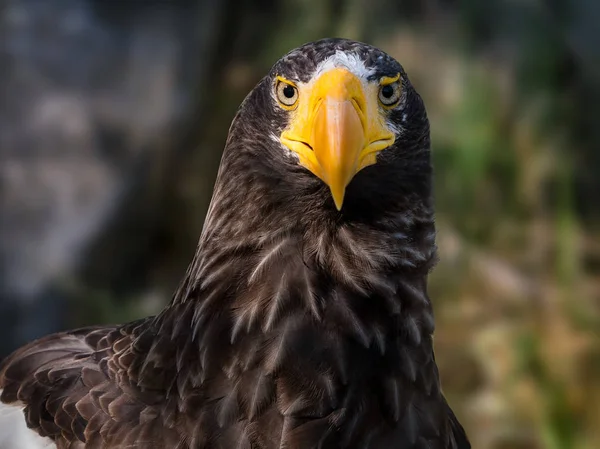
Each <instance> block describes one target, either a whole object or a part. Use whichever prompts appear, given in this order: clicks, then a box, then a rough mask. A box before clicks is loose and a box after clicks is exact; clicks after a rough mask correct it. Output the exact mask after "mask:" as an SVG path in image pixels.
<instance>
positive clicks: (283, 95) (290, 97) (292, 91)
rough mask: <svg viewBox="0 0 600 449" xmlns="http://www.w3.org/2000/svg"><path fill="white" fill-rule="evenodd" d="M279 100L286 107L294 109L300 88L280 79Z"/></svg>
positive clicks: (277, 88)
mask: <svg viewBox="0 0 600 449" xmlns="http://www.w3.org/2000/svg"><path fill="white" fill-rule="evenodd" d="M276 92H277V100H278V101H279V103H280V104H281V106H283V107H284V108H285V109H292V108H294V106H296V103H297V102H298V88H297V87H296V86H294V85H292V84H290V83H288V82H286V81H282V80H278V81H277V86H276Z"/></svg>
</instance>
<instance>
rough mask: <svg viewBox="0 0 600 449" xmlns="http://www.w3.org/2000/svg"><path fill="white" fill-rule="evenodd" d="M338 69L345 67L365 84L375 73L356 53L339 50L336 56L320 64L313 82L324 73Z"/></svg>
mask: <svg viewBox="0 0 600 449" xmlns="http://www.w3.org/2000/svg"><path fill="white" fill-rule="evenodd" d="M338 67H344V68H346V69H348V70H349V71H350V72H352V73H354V75H356V76H357V77H358V78H359V79H360V80H362V81H363V82H366V80H367V77H369V76H371V75H373V73H375V70H374V69H372V68H367V66H365V63H364V61H363V60H362V59H361V58H360V57H359V56H358V55H357V54H356V53H353V52H343V51H340V50H338V51H336V52H335V54H333V55H331V56H330V57H329V58H327V59H325V60H324V61H322V62H320V63H319V65H318V66H317V69H316V70H315V73H314V74H313V76H312V79H311V81H312V80H314V79H315V78H317V77H319V76H320V75H322V74H323V73H325V72H328V71H329V70H332V69H335V68H338Z"/></svg>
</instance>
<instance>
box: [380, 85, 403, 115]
mask: <svg viewBox="0 0 600 449" xmlns="http://www.w3.org/2000/svg"><path fill="white" fill-rule="evenodd" d="M400 93H401V89H400V83H399V82H397V81H396V82H394V83H391V84H384V85H383V86H381V87H380V88H379V101H380V102H381V104H382V105H383V106H385V107H387V108H391V107H394V106H396V104H398V101H400Z"/></svg>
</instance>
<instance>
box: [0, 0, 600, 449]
mask: <svg viewBox="0 0 600 449" xmlns="http://www.w3.org/2000/svg"><path fill="white" fill-rule="evenodd" d="M325 36H343V37H350V38H354V39H358V40H363V41H367V42H369V43H372V44H375V45H377V46H379V47H381V48H382V49H384V50H386V51H388V52H389V53H390V54H392V55H393V56H395V57H396V58H397V59H398V60H399V61H400V62H401V63H402V64H403V65H404V67H405V68H406V70H407V71H408V73H409V75H410V77H411V79H412V81H413V84H414V85H415V86H416V87H417V89H418V90H419V92H420V93H421V94H422V96H423V97H424V99H425V103H426V105H427V107H428V111H429V115H430V119H431V128H432V137H433V157H434V163H435V174H436V202H437V210H438V214H437V222H438V230H439V237H438V242H439V246H440V255H441V261H440V263H439V265H438V267H437V269H436V270H435V272H434V274H433V275H432V276H431V287H430V292H431V296H432V298H433V300H434V302H435V308H436V317H437V333H436V340H435V341H436V347H437V359H438V363H439V366H440V371H441V376H442V381H443V384H444V388H445V392H446V395H447V396H448V398H449V401H450V403H451V404H452V405H453V407H454V408H455V410H456V413H457V415H458V416H459V417H460V418H461V421H462V422H463V423H464V425H465V427H466V429H467V431H468V433H469V435H470V437H471V439H472V442H473V446H474V448H480V449H541V448H544V449H597V448H599V447H600V337H599V334H600V204H599V202H600V176H599V175H600V82H599V80H600V2H599V1H597V0H552V1H543V0H528V1H518V0H513V1H501V0H486V1H467V0H402V1H399V0H348V1H342V0H169V1H167V0H163V1H153V0H144V1H142V0H139V1H134V0H121V1H116V0H115V1H111V0H52V1H50V0H3V1H2V2H1V3H0V356H4V355H6V354H7V353H8V352H9V351H10V350H12V349H14V348H15V347H16V346H18V345H21V344H23V343H24V342H26V341H27V340H30V339H32V338H35V337H38V336H40V335H43V334H46V333H49V332H52V331H56V330H59V329H64V328H69V327H74V326H80V325H85V324H92V323H93V324H96V323H114V322H123V321H126V320H130V319H133V318H136V317H140V316H143V315H146V314H150V313H154V312H156V311H157V310H159V309H160V308H161V307H162V306H163V305H164V304H166V303H167V302H168V301H169V299H170V295H171V292H173V290H174V289H175V287H176V285H177V283H178V281H179V279H180V277H181V276H182V274H183V272H184V270H185V268H186V265H187V264H188V262H189V261H190V260H191V257H192V254H193V252H194V248H195V244H196V241H197V238H198V236H199V232H200V229H201V226H202V222H203V217H204V214H205V211H206V208H207V206H208V201H209V199H210V194H211V189H212V185H213V182H214V179H215V175H216V170H217V166H218V163H219V158H220V153H221V150H222V147H223V143H224V140H225V136H226V133H227V129H228V126H229V123H230V121H231V119H232V117H233V115H234V113H235V110H236V108H237V106H238V105H239V103H240V101H241V100H242V99H243V97H244V96H245V95H246V93H247V92H248V91H249V90H250V89H251V88H252V87H253V86H254V84H255V83H256V82H257V81H258V80H259V79H260V77H262V76H263V75H264V74H265V73H266V71H267V70H268V68H269V67H270V66H271V64H272V63H273V62H274V61H275V60H277V59H278V58H279V56H281V55H282V54H283V53H285V52H287V51H288V50H290V49H291V48H294V47H296V46H298V45H300V44H302V43H304V42H306V41H310V40H314V39H317V38H320V37H325Z"/></svg>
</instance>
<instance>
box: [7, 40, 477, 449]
mask: <svg viewBox="0 0 600 449" xmlns="http://www.w3.org/2000/svg"><path fill="white" fill-rule="evenodd" d="M436 253H437V250H436V244H435V226H434V207H433V201H432V165H431V154H430V133H429V122H428V119H427V114H426V111H425V107H424V104H423V101H422V100H421V97H420V96H419V95H418V93H417V92H416V91H415V89H414V87H413V86H412V84H411V82H410V81H409V78H408V76H407V74H406V72H405V71H404V69H403V67H402V66H401V65H400V64H399V63H398V62H397V61H396V60H395V59H394V58H392V57H391V56H389V55H388V54H386V53H384V52H383V51H381V50H379V49H377V48H375V47H373V46H370V45H367V44H364V43H359V42H355V41H351V40H345V39H337V38H336V39H323V40H319V41H316V42H312V43H308V44H305V45H303V46H301V47H299V48H297V49H295V50H292V51H291V52H289V53H288V54H286V55H285V56H283V57H282V58H281V59H280V60H279V61H277V62H276V63H275V65H274V66H273V67H272V69H271V70H270V72H269V73H268V74H267V75H266V76H265V77H264V78H263V79H262V80H261V81H260V82H259V83H258V84H257V86H256V87H255V88H254V89H253V90H252V91H251V92H250V93H249V95H248V96H247V97H246V99H245V100H244V101H243V102H242V104H241V106H240V108H239V109H238V112H237V114H236V115H235V117H234V119H233V122H232V124H231V127H230V129H229V134H228V137H227V140H226V143H225V148H224V151H223V155H222V159H221V164H220V167H219V172H218V175H217V180H216V183H215V187H214V192H213V197H212V201H211V204H210V207H209V210H208V212H207V217H206V220H205V223H204V226H203V229H202V232H201V236H200V239H199V243H198V246H197V251H196V253H195V255H194V257H193V260H192V262H191V264H190V265H189V268H188V270H187V272H186V274H185V276H184V278H183V280H182V282H181V283H180V285H179V288H178V289H177V290H176V292H175V293H174V295H173V297H172V300H171V302H170V303H169V304H168V305H167V306H166V307H165V308H164V309H163V310H162V311H161V312H160V313H158V314H157V315H156V316H151V317H147V318H143V319H140V320H138V321H134V322H130V323H127V324H123V325H116V326H104V327H86V328H82V329H77V330H72V331H66V332H62V333H57V334H53V335H49V336H46V337H44V338H41V339H39V340H37V341H34V342H32V343H30V344H28V345H26V346H24V347H22V348H20V349H17V350H16V351H15V352H14V353H13V354H12V355H10V356H9V357H8V358H6V359H5V360H4V361H3V362H2V364H1V365H0V389H1V390H2V392H1V403H2V404H1V407H0V448H1V449H38V448H55V449H67V448H68V449H83V448H86V449H92V448H93V449H96V448H98V449H102V448H106V449H125V448H139V449H141V448H143V449H158V448H161V449H162V448H169V449H171V448H172V449H238V448H239V449H359V448H361V449H375V448H376V449H392V448H393V449H417V448H418V449H467V448H470V444H469V441H468V439H467V437H466V435H465V432H464V430H463V427H462V426H461V425H460V423H459V422H458V420H457V418H456V416H455V415H454V413H453V412H452V410H451V408H450V407H449V405H448V403H447V401H446V400H445V398H444V396H443V394H442V391H441V386H440V379H439V374H438V368H437V366H436V362H435V358H434V351H433V333H434V317H433V311H432V304H431V301H430V298H429V296H428V293H427V277H428V274H429V273H430V271H431V269H432V267H433V266H434V264H435V262H436V260H437V255H436Z"/></svg>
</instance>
